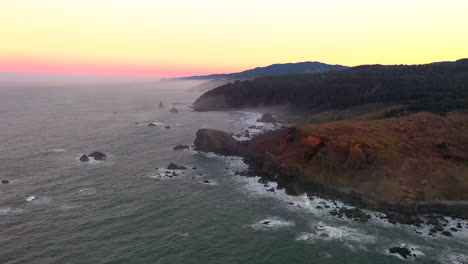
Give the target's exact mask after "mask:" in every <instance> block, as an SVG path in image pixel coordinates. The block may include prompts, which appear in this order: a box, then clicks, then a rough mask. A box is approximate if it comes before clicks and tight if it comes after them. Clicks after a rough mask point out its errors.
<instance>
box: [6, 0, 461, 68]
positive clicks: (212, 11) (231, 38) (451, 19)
mask: <svg viewBox="0 0 468 264" xmlns="http://www.w3.org/2000/svg"><path fill="white" fill-rule="evenodd" d="M467 14H468V1H467V0H443V1H442V0H405V1H404V0H388V1H387V0H326V1H325V0H320V1H315V0H288V1H277V0H270V1H266V0H236V1H222V0H193V1H192V0H167V1H166V0H13V1H9V0H2V3H1V9H0V36H1V40H0V71H8V69H10V70H11V71H14V70H17V71H18V70H19V71H20V70H21V69H22V68H24V69H29V70H34V69H36V68H38V67H41V66H40V65H42V64H44V63H46V64H47V63H48V64H49V66H50V65H55V66H57V65H62V64H63V65H66V66H67V67H72V66H71V65H75V66H76V65H78V66H79V67H88V66H89V67H91V68H92V69H97V68H103V67H104V68H105V67H108V68H109V67H110V68H112V67H121V68H125V69H126V67H127V68H132V69H134V70H135V69H136V71H138V69H141V70H142V72H143V71H144V72H147V73H148V72H152V73H151V74H156V75H157V72H158V71H160V72H161V75H174V74H175V75H178V74H179V75H180V74H190V73H202V72H207V73H208V72H231V71H239V70H244V69H248V68H252V67H256V66H266V65H269V64H272V63H284V62H299V61H321V62H325V63H333V64H343V65H350V66H353V65H360V64H373V63H380V64H400V63H401V64H418V63H427V62H433V61H444V60H456V59H459V58H462V57H468V48H467V47H468V19H467ZM1 61H3V63H2V62H1ZM23 64H24V65H25V66H24V67H22V65H23ZM12 65H13V66H12ZM28 65H29V66H28ZM31 65H32V66H31ZM78 66H76V67H78ZM111 66H112V67H111ZM28 67H29V68H28ZM64 67H65V66H64ZM93 67H94V68H93ZM91 68H90V69H91ZM44 69H49V70H51V71H53V69H56V68H54V67H45V68H44ZM148 69H150V70H148ZM111 70H112V69H111ZM123 71H125V70H123ZM163 71H165V73H162V72H163Z"/></svg>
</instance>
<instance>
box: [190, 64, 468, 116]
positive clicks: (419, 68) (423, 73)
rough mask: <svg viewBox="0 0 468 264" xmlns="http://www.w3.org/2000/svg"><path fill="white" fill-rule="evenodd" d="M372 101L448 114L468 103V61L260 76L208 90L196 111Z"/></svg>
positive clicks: (303, 107) (320, 106)
mask: <svg viewBox="0 0 468 264" xmlns="http://www.w3.org/2000/svg"><path fill="white" fill-rule="evenodd" d="M369 103H390V104H403V105H406V106H407V107H408V109H407V110H408V111H413V112H415V111H430V112H435V113H446V112H447V111H451V110H455V109H466V108H468V61H467V60H466V59H465V60H458V61H456V62H443V63H432V64H426V65H413V66H406V65H395V66H383V65H368V66H358V67H354V68H350V69H345V70H341V71H330V72H327V73H313V74H296V75H281V76H268V77H259V78H256V79H254V80H247V81H237V82H235V83H229V84H226V85H223V86H221V87H218V88H216V89H214V90H211V91H209V92H206V93H205V94H203V95H202V96H201V97H200V98H198V99H197V100H196V101H195V102H194V106H195V110H196V111H211V110H227V109H239V108H247V107H258V106H272V105H290V106H291V107H293V108H294V109H297V110H302V111H312V110H316V109H345V108H349V107H353V106H359V105H363V104H369Z"/></svg>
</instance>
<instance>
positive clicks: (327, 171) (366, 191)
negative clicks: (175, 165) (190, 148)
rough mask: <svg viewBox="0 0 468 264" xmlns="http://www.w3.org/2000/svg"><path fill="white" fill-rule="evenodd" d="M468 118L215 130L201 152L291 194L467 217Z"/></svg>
mask: <svg viewBox="0 0 468 264" xmlns="http://www.w3.org/2000/svg"><path fill="white" fill-rule="evenodd" d="M464 131H468V114H467V113H466V112H451V113H449V114H448V115H447V116H440V115H435V114H430V113H425V112H422V113H417V114H413V115H409V116H405V117H398V118H388V119H381V120H371V121H336V122H324V123H317V124H305V125H298V126H294V127H289V128H283V129H279V130H276V131H273V132H269V133H265V134H262V135H258V136H255V137H254V138H252V139H251V140H248V141H236V140H235V139H234V138H233V137H232V136H231V135H230V134H228V133H225V132H223V131H217V130H212V129H201V130H199V131H198V132H197V137H196V139H195V149H196V150H199V151H204V152H214V153H217V154H220V155H235V156H241V157H243V158H244V160H245V161H246V163H247V164H249V165H250V167H251V168H252V169H253V170H255V171H256V173H258V175H259V176H262V178H264V179H266V180H272V181H276V182H278V185H279V186H281V187H282V188H285V189H286V191H287V192H288V193H289V194H301V193H304V192H307V193H318V194H321V195H323V196H326V197H330V198H339V199H343V200H347V201H351V202H353V203H355V204H359V205H361V206H363V207H365V208H369V209H375V210H395V211H400V212H403V213H441V214H446V215H451V216H456V217H461V218H465V219H467V218H468V134H467V133H463V132H464Z"/></svg>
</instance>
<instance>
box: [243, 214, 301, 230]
mask: <svg viewBox="0 0 468 264" xmlns="http://www.w3.org/2000/svg"><path fill="white" fill-rule="evenodd" d="M295 225H296V224H295V223H294V222H293V221H287V220H284V219H282V218H280V217H276V216H273V217H267V218H265V219H262V220H260V221H258V222H255V223H254V224H252V225H250V226H251V227H252V228H253V229H255V230H277V229H284V228H289V227H292V226H295Z"/></svg>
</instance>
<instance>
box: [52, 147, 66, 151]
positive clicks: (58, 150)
mask: <svg viewBox="0 0 468 264" xmlns="http://www.w3.org/2000/svg"><path fill="white" fill-rule="evenodd" d="M51 151H52V152H66V151H67V150H66V149H60V148H59V149H53V150H51Z"/></svg>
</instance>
